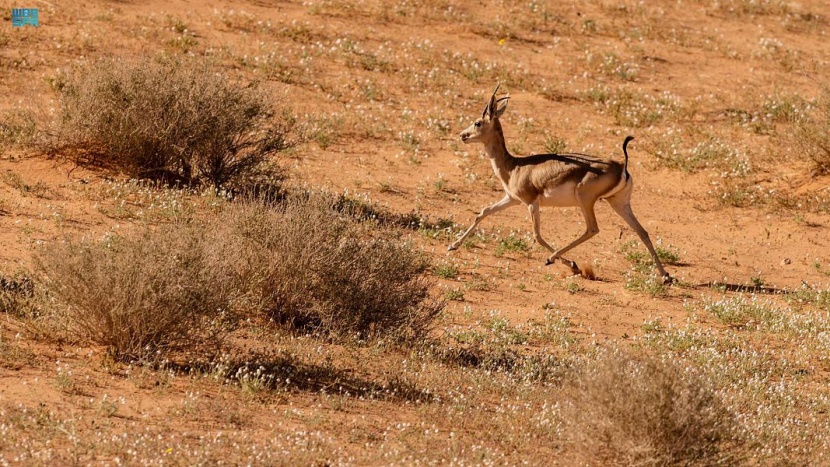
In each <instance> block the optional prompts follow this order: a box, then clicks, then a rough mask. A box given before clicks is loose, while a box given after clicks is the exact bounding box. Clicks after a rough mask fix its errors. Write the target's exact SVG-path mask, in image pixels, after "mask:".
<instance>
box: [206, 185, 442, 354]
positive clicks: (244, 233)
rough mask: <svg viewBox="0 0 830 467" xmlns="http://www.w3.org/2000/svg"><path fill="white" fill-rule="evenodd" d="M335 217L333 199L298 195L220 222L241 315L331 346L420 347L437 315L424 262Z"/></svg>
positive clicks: (383, 235) (389, 236) (382, 233)
mask: <svg viewBox="0 0 830 467" xmlns="http://www.w3.org/2000/svg"><path fill="white" fill-rule="evenodd" d="M336 208H337V206H336V199H334V198H332V197H328V196H324V195H315V194H304V195H294V196H289V197H288V198H287V199H286V200H285V201H283V202H282V203H281V204H279V205H276V206H271V207H269V206H263V205H261V204H256V203H248V204H242V205H238V206H234V207H232V208H229V209H227V210H226V211H225V212H224V213H223V214H222V215H221V217H220V219H219V220H218V221H217V222H215V225H218V226H223V227H220V228H218V229H217V231H216V232H215V236H216V239H215V241H216V243H221V242H224V243H226V244H230V245H231V246H226V247H224V248H225V249H226V251H232V252H233V255H234V256H235V258H236V259H237V262H236V263H235V266H234V269H235V271H236V274H237V275H238V277H239V278H240V279H239V282H240V283H243V284H246V285H245V287H246V289H247V291H248V293H247V295H246V307H247V308H248V309H249V310H251V311H253V312H259V311H260V310H262V311H264V312H265V313H266V314H268V315H269V316H270V317H271V318H273V319H274V320H275V321H277V322H278V323H281V324H282V325H284V326H287V327H288V328H291V329H296V330H300V331H303V332H308V331H311V332H315V333H319V334H321V335H328V336H330V337H333V338H335V339H354V338H356V339H378V338H383V339H389V340H393V341H394V340H397V341H399V342H411V341H413V340H417V339H420V338H421V337H423V336H424V335H425V334H426V333H427V331H429V329H430V326H431V324H432V322H433V320H434V318H435V317H436V316H437V315H438V314H439V313H440V311H441V310H442V308H443V303H442V302H440V301H436V300H433V299H431V298H430V294H429V289H430V287H431V285H432V280H430V279H429V278H428V277H427V274H426V273H427V272H428V270H429V263H428V262H427V261H426V259H425V257H424V256H423V255H421V254H420V253H418V252H417V251H414V250H413V249H412V248H410V247H409V246H407V245H406V244H405V243H403V242H402V241H400V240H397V239H395V238H394V235H393V233H392V232H391V231H388V230H383V229H376V230H372V231H367V230H365V227H363V226H362V225H361V224H359V223H355V222H354V221H350V220H349V219H348V218H344V217H343V216H342V215H340V213H339V211H338V210H337V209H336Z"/></svg>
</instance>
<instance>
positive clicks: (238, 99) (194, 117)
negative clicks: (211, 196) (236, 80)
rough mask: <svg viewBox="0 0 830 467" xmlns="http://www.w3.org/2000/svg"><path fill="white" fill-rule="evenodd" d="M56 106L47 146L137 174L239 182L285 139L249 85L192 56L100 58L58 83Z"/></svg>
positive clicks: (266, 101)
mask: <svg viewBox="0 0 830 467" xmlns="http://www.w3.org/2000/svg"><path fill="white" fill-rule="evenodd" d="M57 89H58V92H59V94H60V112H59V113H58V117H57V119H56V122H55V125H54V128H53V129H52V130H51V132H50V133H51V137H50V138H49V139H48V143H47V151H48V152H50V153H53V154H54V153H59V152H62V153H68V154H72V155H75V156H76V157H78V158H79V160H81V161H86V162H90V163H94V164H99V165H103V166H106V167H110V168H113V169H117V170H121V171H124V172H125V173H127V174H128V175H130V176H132V177H136V178H153V179H164V178H166V179H173V180H178V181H182V182H184V183H194V182H208V183H211V184H213V185H214V186H215V187H217V188H218V187H221V186H225V185H226V184H229V183H230V184H233V183H234V182H237V183H241V182H244V181H245V179H247V178H250V177H252V176H256V175H257V174H259V173H261V172H262V171H263V170H268V168H269V164H268V162H269V159H270V157H271V156H272V155H273V154H274V153H276V152H277V151H280V150H283V149H285V148H286V147H288V146H289V141H288V139H287V136H286V135H287V132H288V129H289V127H290V126H291V122H290V120H288V119H283V120H282V121H280V122H278V121H276V119H275V115H274V109H273V106H272V104H271V100H270V96H269V95H268V94H266V93H265V92H263V91H262V90H260V89H259V88H258V86H257V85H256V83H252V84H248V85H244V86H243V85H239V84H233V83H230V82H229V81H228V80H227V79H226V78H225V77H224V76H223V75H221V74H219V73H217V72H216V71H215V70H212V69H211V67H210V66H209V65H208V64H207V63H206V62H204V61H197V60H196V59H166V60H162V61H151V60H143V61H129V60H117V59H99V60H96V61H93V62H91V63H84V64H83V65H78V66H76V67H74V68H73V69H71V70H70V71H69V72H68V73H67V75H66V76H64V77H62V79H61V81H60V85H59V86H57Z"/></svg>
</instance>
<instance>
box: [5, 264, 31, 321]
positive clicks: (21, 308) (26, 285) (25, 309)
mask: <svg viewBox="0 0 830 467" xmlns="http://www.w3.org/2000/svg"><path fill="white" fill-rule="evenodd" d="M36 303H37V300H36V298H35V285H34V282H32V279H31V278H30V277H29V276H26V275H21V274H18V275H16V276H13V277H3V276H0V312H2V313H8V314H10V315H13V316H22V317H26V316H32V315H33V314H34V312H35V309H36Z"/></svg>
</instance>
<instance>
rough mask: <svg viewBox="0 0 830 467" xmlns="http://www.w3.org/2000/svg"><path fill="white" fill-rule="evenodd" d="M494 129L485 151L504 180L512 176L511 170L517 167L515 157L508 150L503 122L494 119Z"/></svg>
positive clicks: (497, 173) (498, 174) (494, 169)
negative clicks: (502, 126)
mask: <svg viewBox="0 0 830 467" xmlns="http://www.w3.org/2000/svg"><path fill="white" fill-rule="evenodd" d="M494 130H495V131H493V133H492V136H491V138H490V139H489V140H488V141H487V142H486V143H485V144H484V152H485V153H487V157H489V158H490V162H491V163H492V164H493V171H495V172H496V175H497V176H498V177H499V178H500V179H501V180H502V181H503V182H505V183H506V182H507V180H508V179H509V178H510V171H511V170H513V168H514V167H515V165H516V164H515V162H514V160H513V159H514V157H513V155H511V154H510V152H508V151H507V144H506V143H505V141H504V132H503V131H502V129H501V123H500V122H499V121H498V120H495V121H494Z"/></svg>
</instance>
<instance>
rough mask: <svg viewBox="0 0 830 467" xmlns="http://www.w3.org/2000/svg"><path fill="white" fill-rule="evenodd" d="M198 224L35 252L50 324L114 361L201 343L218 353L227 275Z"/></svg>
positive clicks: (225, 307) (227, 292)
mask: <svg viewBox="0 0 830 467" xmlns="http://www.w3.org/2000/svg"><path fill="white" fill-rule="evenodd" d="M208 253H209V250H208V248H207V244H206V242H205V240H204V232H203V230H202V229H201V228H200V227H199V226H196V225H176V226H166V227H162V228H159V229H158V230H155V231H154V230H147V231H145V232H144V234H143V235H141V236H138V237H137V238H135V239H128V238H111V239H109V240H106V241H102V242H92V241H80V242H66V243H56V244H52V245H49V246H47V247H45V248H43V249H42V250H40V251H38V253H37V265H38V269H39V272H40V281H39V283H40V284H42V285H43V287H44V288H45V289H46V290H47V292H48V293H49V295H50V297H51V299H52V302H53V303H52V305H51V318H52V319H54V320H56V321H58V322H60V324H61V325H62V326H63V327H64V328H65V329H66V330H67V332H68V333H69V335H71V336H72V337H81V338H85V339H89V340H90V341H92V342H94V343H96V344H99V345H103V346H106V347H107V348H108V349H109V351H110V352H111V353H112V354H113V356H115V357H116V358H119V359H124V360H132V359H140V358H146V357H149V356H150V355H152V354H155V353H157V352H160V351H169V350H175V349H184V348H190V347H192V346H194V345H198V344H200V343H201V344H205V345H210V346H213V347H214V348H215V346H216V342H217V341H216V340H215V338H217V337H219V336H220V334H221V332H222V327H221V325H222V324H223V321H224V318H226V316H227V315H226V312H227V310H228V309H229V304H230V300H231V297H232V295H231V293H232V292H233V291H232V289H230V287H229V284H230V281H229V277H228V276H227V274H226V273H225V270H224V268H223V267H222V264H221V263H217V262H215V261H213V258H211V257H210V256H209V254H208Z"/></svg>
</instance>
